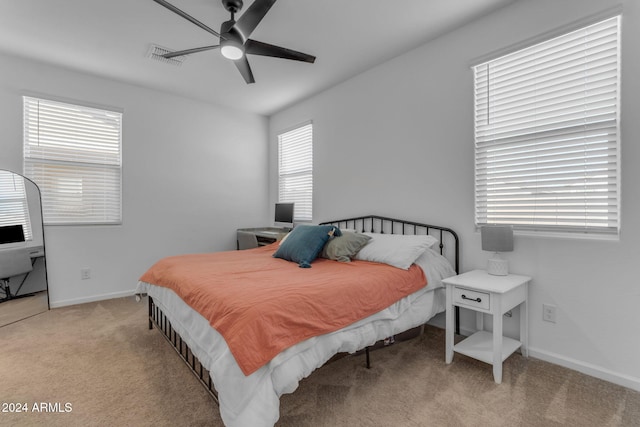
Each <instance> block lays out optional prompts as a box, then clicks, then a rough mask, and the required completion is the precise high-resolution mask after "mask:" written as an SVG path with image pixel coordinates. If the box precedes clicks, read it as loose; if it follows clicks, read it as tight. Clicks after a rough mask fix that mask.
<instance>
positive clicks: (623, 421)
mask: <svg viewBox="0 0 640 427" xmlns="http://www.w3.org/2000/svg"><path fill="white" fill-rule="evenodd" d="M146 308H147V305H146V302H142V303H136V302H135V301H134V300H133V299H131V298H127V299H117V300H110V301H103V302H99V303H91V304H84V305H80V306H73V307H65V308H60V309H55V310H52V311H49V312H47V313H44V314H40V315H37V316H34V317H31V318H29V319H26V320H24V321H21V322H17V323H14V324H11V325H8V326H5V327H2V328H0V404H3V405H4V402H7V403H26V404H27V406H28V411H29V412H27V413H5V412H2V409H4V408H2V407H0V425H2V426H5V425H7V426H95V425H100V426H178V425H180V426H221V425H222V423H221V421H220V417H219V415H218V411H217V407H216V406H215V405H214V403H213V401H212V400H211V399H210V398H209V397H208V395H207V394H206V393H205V391H204V390H203V389H202V386H201V385H200V384H199V383H198V382H197V380H196V379H195V378H194V377H193V376H192V375H191V373H190V372H189V370H188V369H187V368H186V366H184V364H183V362H182V361H181V360H180V359H179V358H178V356H177V354H176V353H175V352H174V351H173V350H172V349H171V348H170V346H169V344H168V343H167V342H166V341H165V340H164V339H163V338H162V337H161V335H160V333H159V332H158V331H157V330H155V329H154V330H152V331H149V330H148V329H147V321H146V317H145V316H146ZM372 356H373V368H372V369H370V370H367V369H366V368H365V367H364V360H363V357H348V358H344V359H341V360H338V361H336V362H334V363H331V364H329V365H326V366H324V367H322V368H320V369H319V370H317V371H316V372H314V373H313V374H312V375H311V376H310V377H309V378H307V379H305V380H303V381H302V383H301V385H300V387H299V388H298V390H296V392H295V393H293V394H290V395H285V396H283V397H282V399H281V420H280V422H279V423H278V426H287V427H289V426H291V427H293V426H295V427H303V426H314V427H316V426H407V427H409V426H594V427H595V426H598V427H600V426H640V393H638V392H635V391H632V390H629V389H625V388H623V387H619V386H616V385H613V384H610V383H607V382H604V381H600V380H597V379H595V378H592V377H588V376H585V375H582V374H579V373H577V372H574V371H571V370H568V369H564V368H562V367H559V366H555V365H551V364H548V363H545V362H542V361H539V360H535V359H532V358H529V359H525V358H522V357H521V356H520V355H518V354H516V355H513V356H511V357H510V358H509V359H507V361H506V362H505V365H504V379H503V383H502V384H501V385H497V384H495V383H494V382H493V379H492V373H491V367H490V366H489V365H486V364H484V363H481V362H477V361H474V360H472V359H469V358H466V357H464V356H460V355H456V356H455V359H454V363H453V364H451V365H449V366H447V365H445V363H444V333H443V331H442V330H439V329H436V328H427V330H426V333H425V335H423V336H421V337H418V338H416V339H414V340H411V341H407V342H403V343H397V344H395V345H393V346H390V347H388V348H385V349H382V350H378V351H375V352H373V353H372ZM41 403H45V404H47V406H48V407H49V409H52V410H56V412H55V413H51V412H49V413H46V412H33V405H34V404H37V405H38V407H40V404H41ZM67 403H69V404H70V405H71V408H70V409H71V411H70V412H64V411H65V404H67ZM67 409H69V408H67ZM248 427H250V426H248Z"/></svg>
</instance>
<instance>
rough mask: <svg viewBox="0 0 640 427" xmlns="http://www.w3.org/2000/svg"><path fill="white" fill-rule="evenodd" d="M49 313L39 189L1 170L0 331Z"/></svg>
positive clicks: (23, 179)
mask: <svg viewBox="0 0 640 427" xmlns="http://www.w3.org/2000/svg"><path fill="white" fill-rule="evenodd" d="M47 310H49V292H48V285H47V267H46V259H45V250H44V228H43V226H42V205H41V199H40V189H39V188H38V186H37V185H36V184H35V183H34V182H33V181H31V180H30V179H28V178H25V177H23V176H22V175H19V174H16V173H14V172H11V171H8V170H3V169H0V327H2V326H6V325H9V324H11V323H14V322H17V321H18V320H22V319H26V318H27V317H31V316H34V315H36V314H39V313H42V312H44V311H47Z"/></svg>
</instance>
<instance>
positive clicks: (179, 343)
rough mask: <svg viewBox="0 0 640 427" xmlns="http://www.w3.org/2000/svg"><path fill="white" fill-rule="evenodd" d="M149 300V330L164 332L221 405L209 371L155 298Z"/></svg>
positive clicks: (172, 345) (163, 334) (201, 382)
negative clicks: (154, 300)
mask: <svg viewBox="0 0 640 427" xmlns="http://www.w3.org/2000/svg"><path fill="white" fill-rule="evenodd" d="M147 298H148V300H149V329H153V325H155V326H156V327H157V328H158V330H159V331H160V332H162V336H163V337H164V338H165V339H166V340H167V341H168V342H169V343H170V344H171V347H173V349H174V350H175V351H176V353H178V355H179V356H180V358H181V359H182V361H183V362H184V363H185V364H186V365H187V366H188V367H189V369H190V370H191V372H192V373H193V375H195V376H196V378H197V379H198V381H200V384H202V385H203V386H204V388H205V390H206V391H207V392H208V393H209V396H211V398H212V399H213V400H214V401H215V402H216V404H219V402H218V393H217V392H216V390H215V388H214V386H213V381H212V380H211V375H210V374H209V371H208V370H207V369H206V368H205V367H204V366H202V363H200V361H199V360H198V358H197V357H196V356H195V355H194V354H193V352H192V351H191V349H190V348H189V346H188V345H187V343H186V342H184V340H183V339H182V337H181V336H180V334H178V333H177V332H176V331H175V329H173V327H172V326H171V322H170V321H169V319H168V318H167V316H165V314H164V313H163V312H162V310H161V309H160V307H158V306H157V305H156V304H155V303H154V302H153V298H151V296H149V295H148V296H147Z"/></svg>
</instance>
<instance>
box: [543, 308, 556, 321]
mask: <svg viewBox="0 0 640 427" xmlns="http://www.w3.org/2000/svg"><path fill="white" fill-rule="evenodd" d="M542 320H544V321H545V322H551V323H556V306H555V305H551V304H542Z"/></svg>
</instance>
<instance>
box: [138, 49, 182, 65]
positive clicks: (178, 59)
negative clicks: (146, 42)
mask: <svg viewBox="0 0 640 427" xmlns="http://www.w3.org/2000/svg"><path fill="white" fill-rule="evenodd" d="M171 52H174V51H173V50H169V49H167V48H166V47H162V46H158V45H155V44H152V45H150V46H149V51H148V52H147V58H151V59H154V60H156V61H160V62H164V63H165V64H171V65H175V66H178V67H179V66H181V65H182V63H183V62H184V61H185V60H186V59H187V57H186V56H175V57H173V58H164V57H163V56H162V55H164V54H166V53H171Z"/></svg>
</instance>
